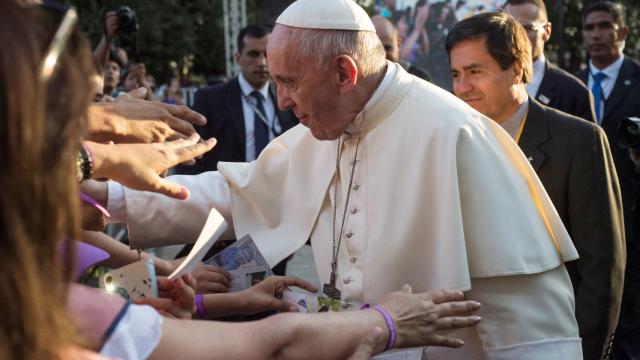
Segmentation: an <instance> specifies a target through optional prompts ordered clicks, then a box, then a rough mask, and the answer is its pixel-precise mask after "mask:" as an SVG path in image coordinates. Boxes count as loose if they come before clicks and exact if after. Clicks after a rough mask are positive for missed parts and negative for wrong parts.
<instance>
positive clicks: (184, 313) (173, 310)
mask: <svg viewBox="0 0 640 360" xmlns="http://www.w3.org/2000/svg"><path fill="white" fill-rule="evenodd" d="M158 295H159V297H157V298H140V299H137V300H135V303H136V304H139V305H151V306H153V308H155V309H156V310H158V312H160V313H161V314H163V315H164V316H167V317H172V318H178V319H191V316H192V315H193V314H195V312H196V305H195V296H196V292H195V280H194V279H193V277H191V276H190V275H189V274H185V275H183V276H182V277H179V278H177V279H175V280H173V281H171V280H169V279H168V278H166V277H159V278H158Z"/></svg>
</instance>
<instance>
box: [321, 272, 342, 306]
mask: <svg viewBox="0 0 640 360" xmlns="http://www.w3.org/2000/svg"><path fill="white" fill-rule="evenodd" d="M322 292H323V293H324V294H325V295H327V296H328V297H329V298H331V299H334V300H340V290H338V289H336V274H335V273H334V272H333V271H332V272H331V279H329V283H328V284H324V286H323V287H322Z"/></svg>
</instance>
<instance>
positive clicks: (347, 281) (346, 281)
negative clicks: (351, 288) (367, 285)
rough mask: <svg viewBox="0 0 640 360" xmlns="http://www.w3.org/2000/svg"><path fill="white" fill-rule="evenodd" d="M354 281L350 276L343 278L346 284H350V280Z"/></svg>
mask: <svg viewBox="0 0 640 360" xmlns="http://www.w3.org/2000/svg"><path fill="white" fill-rule="evenodd" d="M352 281H353V279H351V278H350V277H346V278H344V279H342V282H343V283H344V284H345V285H346V284H349V283H350V282H352Z"/></svg>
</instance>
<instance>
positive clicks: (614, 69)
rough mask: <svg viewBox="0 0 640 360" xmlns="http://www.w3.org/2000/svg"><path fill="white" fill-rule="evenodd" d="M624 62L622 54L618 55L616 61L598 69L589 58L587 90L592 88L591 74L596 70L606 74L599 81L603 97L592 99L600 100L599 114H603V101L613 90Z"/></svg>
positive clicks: (599, 120)
mask: <svg viewBox="0 0 640 360" xmlns="http://www.w3.org/2000/svg"><path fill="white" fill-rule="evenodd" d="M623 62H624V56H622V55H621V56H620V57H619V58H618V59H617V60H616V61H614V62H613V63H611V65H609V66H607V67H605V68H604V69H598V68H597V67H596V66H595V65H594V64H593V60H589V77H588V79H589V80H588V82H587V86H588V87H589V90H592V89H593V83H594V80H593V75H594V74H595V73H598V72H602V73H604V74H605V75H607V77H606V78H604V80H602V82H601V86H602V95H604V99H594V100H595V101H600V109H601V110H602V111H601V112H600V114H601V115H600V116H601V117H602V116H604V110H605V109H604V102H605V101H606V99H608V98H609V95H611V92H612V91H613V86H614V85H615V84H616V79H617V78H618V73H620V68H621V67H622V63H623ZM592 91H593V90H592ZM601 120H602V119H598V122H601Z"/></svg>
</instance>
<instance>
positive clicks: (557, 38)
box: [62, 0, 640, 83]
mask: <svg viewBox="0 0 640 360" xmlns="http://www.w3.org/2000/svg"><path fill="white" fill-rule="evenodd" d="M318 1H321V0H318ZM357 1H358V3H360V4H361V5H363V7H365V9H367V10H368V11H371V9H372V7H373V0H357ZM62 2H64V3H67V4H70V5H73V6H75V7H76V8H77V9H78V12H79V14H80V26H81V28H82V29H83V30H84V31H85V32H86V33H87V35H88V36H89V38H90V40H91V42H92V44H93V45H94V46H95V45H96V44H97V43H98V41H99V40H100V38H101V36H102V33H103V31H104V14H105V13H106V12H107V11H109V10H115V9H117V8H118V7H120V6H123V5H128V6H130V7H131V8H132V9H134V10H135V11H136V13H137V15H138V21H139V24H140V30H139V35H138V37H139V39H138V44H139V47H138V59H139V60H140V61H142V62H144V63H145V64H146V66H147V70H148V72H149V73H151V74H153V75H154V76H155V77H156V78H157V80H158V82H159V83H161V82H163V81H166V80H167V79H168V78H169V77H170V76H172V75H181V74H182V75H183V78H186V79H185V80H187V81H188V82H195V83H203V82H204V79H205V78H206V76H212V75H219V74H224V72H225V61H224V19H223V4H222V0H189V1H186V0H154V1H150V0H93V1H86V0H63V1H62ZM291 2H292V1H291V0H246V4H247V18H248V19H247V20H248V23H253V22H256V23H259V24H272V23H273V21H274V20H275V18H276V17H277V15H278V14H279V13H280V12H281V11H282V10H283V9H284V8H285V7H286V6H287V5H288V4H290V3H291ZM590 2H593V1H590V0H564V1H557V0H553V1H552V0H545V3H546V4H547V8H548V12H549V20H550V21H551V22H552V23H553V35H552V38H551V41H550V43H549V44H548V45H547V56H548V57H549V58H550V59H551V60H552V61H554V62H556V63H558V64H559V65H560V66H561V67H563V68H565V69H568V70H569V71H572V72H573V71H576V70H577V69H579V67H580V65H581V64H583V63H584V61H585V59H586V56H585V53H584V49H583V47H582V38H581V35H580V23H581V13H582V9H583V8H584V6H586V5H587V4H588V3H590ZM622 3H624V4H625V5H626V7H627V24H628V25H629V26H630V28H631V33H630V36H629V38H628V41H627V43H626V49H625V52H626V53H628V54H629V55H631V56H633V57H635V58H639V57H640V26H639V25H638V24H639V21H638V20H639V16H640V0H624V1H622ZM118 42H119V43H120V44H121V45H122V46H123V47H124V48H125V49H126V50H127V52H128V53H129V57H130V59H132V60H134V59H135V58H136V54H135V52H134V46H133V43H134V42H135V41H134V39H133V38H132V37H127V36H122V37H121V38H120V39H118Z"/></svg>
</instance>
